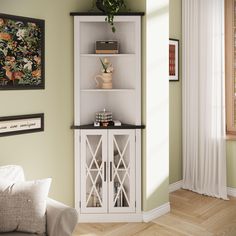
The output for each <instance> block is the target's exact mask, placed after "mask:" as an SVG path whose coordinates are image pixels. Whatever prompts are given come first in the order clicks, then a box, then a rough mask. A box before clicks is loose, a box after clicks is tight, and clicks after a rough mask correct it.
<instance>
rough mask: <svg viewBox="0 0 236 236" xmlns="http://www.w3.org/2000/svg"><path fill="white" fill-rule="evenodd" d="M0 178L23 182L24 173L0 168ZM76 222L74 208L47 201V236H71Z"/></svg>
mask: <svg viewBox="0 0 236 236" xmlns="http://www.w3.org/2000/svg"><path fill="white" fill-rule="evenodd" d="M0 178H4V179H7V180H10V181H24V180H25V177H24V171H23V169H22V167H20V166H13V165H11V166H2V167H0ZM77 221H78V214H77V212H76V210H75V209H74V208H71V207H68V206H66V205H64V204H62V203H60V202H57V201H55V200H52V199H48V200H47V235H46V236H71V235H72V233H73V230H74V228H75V226H76V223H77ZM0 235H1V236H39V235H36V234H26V233H20V232H13V233H2V234H0Z"/></svg>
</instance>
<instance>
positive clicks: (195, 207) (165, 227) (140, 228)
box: [73, 189, 236, 236]
mask: <svg viewBox="0 0 236 236" xmlns="http://www.w3.org/2000/svg"><path fill="white" fill-rule="evenodd" d="M170 204H171V212H170V213H168V214H166V215H165V216H162V217H160V218H158V219H155V220H153V221H152V222H150V223H110V224H78V225H77V227H76V229H75V232H74V234H73V236H236V198H232V197H230V200H229V201H224V200H220V199H216V198H212V197H207V196H202V195H199V194H196V193H193V192H191V191H187V190H183V189H181V190H178V191H176V192H173V193H171V194H170Z"/></svg>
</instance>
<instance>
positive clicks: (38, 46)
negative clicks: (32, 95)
mask: <svg viewBox="0 0 236 236" xmlns="http://www.w3.org/2000/svg"><path fill="white" fill-rule="evenodd" d="M44 73H45V72H44V21H43V20H38V19H32V18H26V17H18V16H11V15H6V14H0V89H1V90H4V89H44V84H45V82H44Z"/></svg>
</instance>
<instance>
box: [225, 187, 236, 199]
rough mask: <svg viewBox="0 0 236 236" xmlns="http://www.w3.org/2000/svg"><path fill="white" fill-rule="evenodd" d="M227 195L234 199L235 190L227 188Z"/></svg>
mask: <svg viewBox="0 0 236 236" xmlns="http://www.w3.org/2000/svg"><path fill="white" fill-rule="evenodd" d="M227 193H228V195H229V196H231V197H236V188H230V187H228V188H227Z"/></svg>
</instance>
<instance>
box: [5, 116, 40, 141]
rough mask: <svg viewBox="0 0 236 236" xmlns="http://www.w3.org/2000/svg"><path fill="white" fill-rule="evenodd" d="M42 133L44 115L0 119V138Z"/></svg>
mask: <svg viewBox="0 0 236 236" xmlns="http://www.w3.org/2000/svg"><path fill="white" fill-rule="evenodd" d="M41 131H44V114H43V113H38V114H30V115H19V116H5V117H0V137H3V136H9V135H18V134H26V133H35V132H41Z"/></svg>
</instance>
